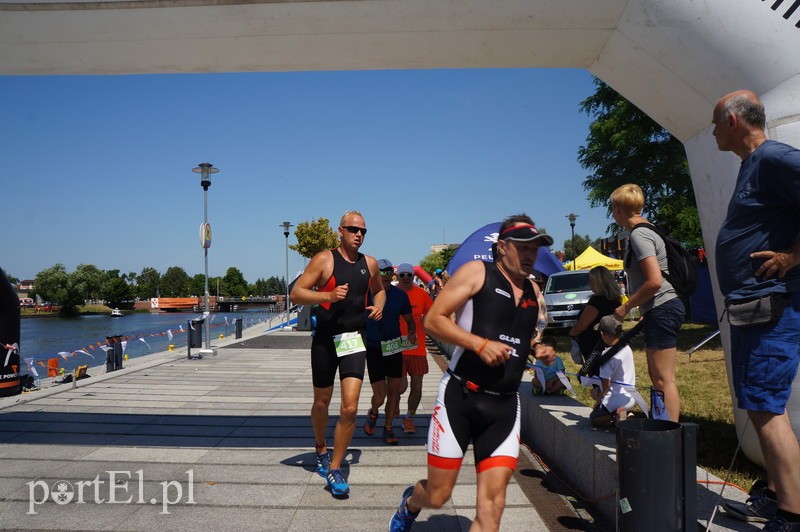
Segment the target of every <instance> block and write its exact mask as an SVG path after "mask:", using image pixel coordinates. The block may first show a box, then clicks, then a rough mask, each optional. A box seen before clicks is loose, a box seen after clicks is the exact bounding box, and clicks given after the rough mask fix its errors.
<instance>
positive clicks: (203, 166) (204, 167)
mask: <svg viewBox="0 0 800 532" xmlns="http://www.w3.org/2000/svg"><path fill="white" fill-rule="evenodd" d="M192 172H194V173H196V174H200V186H201V187H203V226H202V228H201V232H200V235H201V236H200V243H201V245H202V246H203V254H204V255H205V270H206V275H205V288H204V290H203V308H204V320H203V329H204V332H205V336H206V348H205V349H203V350H201V351H200V354H201V355H203V354H211V355H216V354H217V353H216V352H214V350H212V349H211V319H210V318H211V315H210V314H209V311H208V248H210V247H211V226H210V225H209V224H208V187H210V186H211V177H210V175H211V174H216V173H217V172H219V168H214V165H213V164H211V163H200V164H199V165H198V166H197V168H192Z"/></svg>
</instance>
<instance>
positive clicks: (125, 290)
mask: <svg viewBox="0 0 800 532" xmlns="http://www.w3.org/2000/svg"><path fill="white" fill-rule="evenodd" d="M105 274H106V275H105V280H104V281H103V285H102V288H101V290H100V294H101V295H100V297H101V298H102V299H104V300H105V301H106V303H107V304H108V305H109V306H111V307H118V306H120V304H121V303H123V302H125V301H130V300H131V299H133V287H132V286H131V285H129V284H128V282H127V280H126V278H127V276H126V275H125V274H122V275H120V273H119V270H108V271H106V272H105Z"/></svg>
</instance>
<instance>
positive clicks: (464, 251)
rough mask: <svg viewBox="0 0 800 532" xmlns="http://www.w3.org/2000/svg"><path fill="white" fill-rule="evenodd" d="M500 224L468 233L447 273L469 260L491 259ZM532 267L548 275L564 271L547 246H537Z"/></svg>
mask: <svg viewBox="0 0 800 532" xmlns="http://www.w3.org/2000/svg"><path fill="white" fill-rule="evenodd" d="M500 225H501V223H500V222H494V223H490V224H487V225H484V226H483V227H481V228H480V229H478V230H477V231H475V232H474V233H472V234H471V235H469V236H468V237H467V238H466V240H464V242H462V243H461V245H460V246H459V247H458V250H456V252H455V254H454V255H453V258H452V259H451V260H450V264H448V265H447V268H446V269H447V273H449V274H450V275H453V274H454V273H456V270H457V269H458V268H459V267H461V265H462V264H464V263H465V262H469V261H471V260H476V259H479V260H482V261H485V262H491V261H493V260H494V257H492V244H494V243H495V242H497V235H498V233H499V232H500ZM533 267H534V268H536V270H537V271H539V272H541V273H543V274H544V275H546V276H548V277H549V276H550V275H552V274H554V273H555V272H560V271H564V267H563V266H562V265H561V261H559V260H558V259H557V258H556V256H555V255H553V254H552V253H551V252H550V248H549V247H547V246H542V247H540V248H539V256H538V257H536V264H534V265H533Z"/></svg>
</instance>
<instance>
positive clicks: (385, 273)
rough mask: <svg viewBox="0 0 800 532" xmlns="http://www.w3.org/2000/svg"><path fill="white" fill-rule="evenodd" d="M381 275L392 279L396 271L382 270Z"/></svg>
mask: <svg viewBox="0 0 800 532" xmlns="http://www.w3.org/2000/svg"><path fill="white" fill-rule="evenodd" d="M381 275H383V276H384V277H390V276H392V275H394V270H381Z"/></svg>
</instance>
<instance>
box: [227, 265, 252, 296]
mask: <svg viewBox="0 0 800 532" xmlns="http://www.w3.org/2000/svg"><path fill="white" fill-rule="evenodd" d="M223 280H224V281H225V286H226V287H227V289H228V290H227V292H226V295H229V296H231V297H242V296H246V295H247V281H245V279H244V275H242V272H241V271H239V269H238V268H233V267H231V268H228V270H227V271H226V272H225V277H224V278H223Z"/></svg>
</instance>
